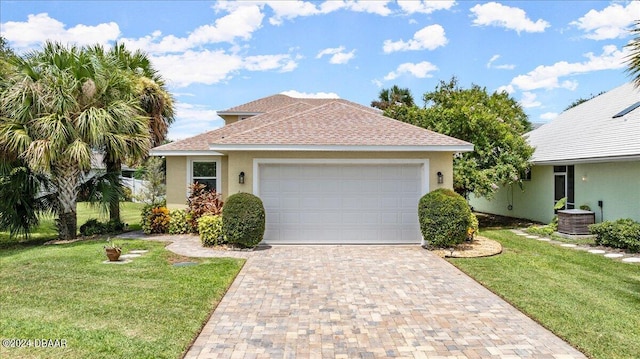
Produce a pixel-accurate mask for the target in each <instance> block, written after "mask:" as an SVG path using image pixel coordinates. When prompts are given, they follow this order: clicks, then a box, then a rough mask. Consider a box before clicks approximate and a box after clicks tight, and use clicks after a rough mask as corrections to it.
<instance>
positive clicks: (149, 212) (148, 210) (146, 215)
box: [142, 206, 170, 234]
mask: <svg viewBox="0 0 640 359" xmlns="http://www.w3.org/2000/svg"><path fill="white" fill-rule="evenodd" d="M169 219H170V217H169V210H168V209H167V207H153V206H145V207H144V208H143V210H142V231H143V232H144V233H145V234H153V233H167V231H168V229H169Z"/></svg>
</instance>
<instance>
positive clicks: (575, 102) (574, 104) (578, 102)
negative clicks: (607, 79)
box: [564, 91, 604, 111]
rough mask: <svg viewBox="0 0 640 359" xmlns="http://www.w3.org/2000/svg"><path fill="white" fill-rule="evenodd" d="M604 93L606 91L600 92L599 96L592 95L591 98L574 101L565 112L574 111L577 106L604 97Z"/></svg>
mask: <svg viewBox="0 0 640 359" xmlns="http://www.w3.org/2000/svg"><path fill="white" fill-rule="evenodd" d="M603 93H604V91H600V93H598V94H597V95H594V94H591V96H590V97H589V98H582V97H581V98H579V99H577V100H575V101H573V102H572V103H570V104H569V106H567V108H565V109H564V110H565V111H566V110H569V109H572V108H574V107H576V106H578V105H580V104H582V103H585V102H587V101H589V100H591V99H593V98H595V97H598V96H600V95H602V94H603Z"/></svg>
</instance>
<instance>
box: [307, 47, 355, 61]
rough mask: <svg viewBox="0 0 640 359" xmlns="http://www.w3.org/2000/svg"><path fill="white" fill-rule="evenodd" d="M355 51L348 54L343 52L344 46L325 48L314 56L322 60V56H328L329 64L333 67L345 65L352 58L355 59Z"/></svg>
mask: <svg viewBox="0 0 640 359" xmlns="http://www.w3.org/2000/svg"><path fill="white" fill-rule="evenodd" d="M355 54H356V50H351V51H350V52H344V46H340V47H334V48H327V49H324V50H322V51H320V52H319V53H318V55H316V59H319V58H322V56H324V55H330V59H329V63H331V64H335V65H341V64H346V63H347V62H349V61H350V60H351V59H352V58H354V57H355Z"/></svg>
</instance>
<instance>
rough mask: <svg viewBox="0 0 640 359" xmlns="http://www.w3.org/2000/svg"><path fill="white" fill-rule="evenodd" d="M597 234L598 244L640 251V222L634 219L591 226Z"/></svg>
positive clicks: (590, 228)
mask: <svg viewBox="0 0 640 359" xmlns="http://www.w3.org/2000/svg"><path fill="white" fill-rule="evenodd" d="M589 231H590V232H591V233H593V234H595V235H596V240H595V242H596V244H598V245H602V246H607V247H613V248H620V249H627V250H629V251H631V252H640V223H639V222H635V221H634V220H632V219H629V218H627V219H619V220H617V221H606V222H602V223H598V224H592V225H590V226H589Z"/></svg>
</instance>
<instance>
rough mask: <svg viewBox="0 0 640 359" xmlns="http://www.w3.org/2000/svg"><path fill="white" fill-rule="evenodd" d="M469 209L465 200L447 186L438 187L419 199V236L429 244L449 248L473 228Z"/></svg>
mask: <svg viewBox="0 0 640 359" xmlns="http://www.w3.org/2000/svg"><path fill="white" fill-rule="evenodd" d="M472 216H473V213H471V209H470V208H469V205H468V204H467V201H465V199H464V198H463V197H462V196H460V195H459V194H457V193H455V192H454V191H452V190H450V189H444V188H440V189H437V190H435V191H432V192H429V193H427V194H425V195H424V196H422V198H420V203H419V204H418V218H419V221H420V230H421V231H422V236H423V238H424V239H425V241H427V243H428V244H429V246H431V247H435V248H445V247H452V246H455V245H456V244H460V243H462V242H464V241H465V239H466V238H467V230H468V229H469V228H472V227H473V226H474V224H473V223H472Z"/></svg>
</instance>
